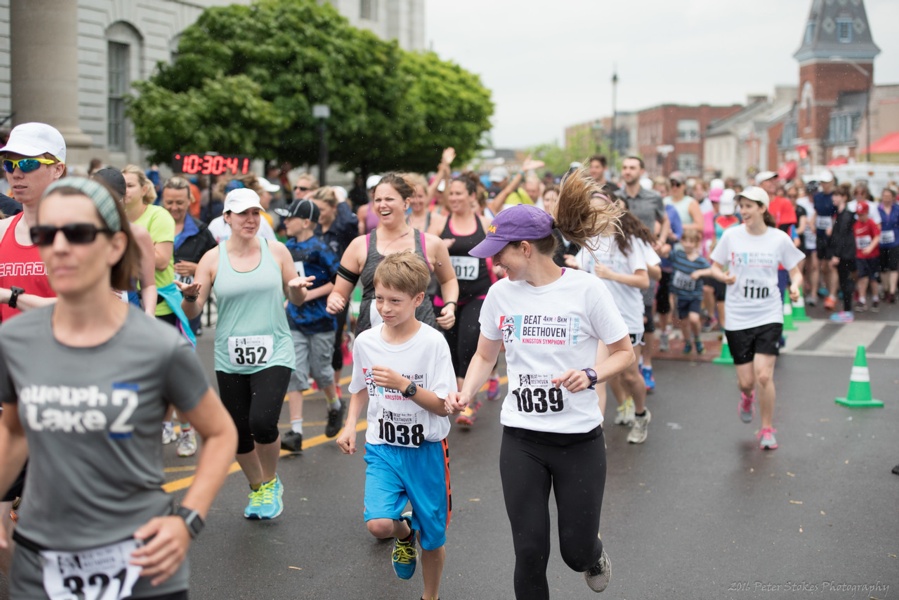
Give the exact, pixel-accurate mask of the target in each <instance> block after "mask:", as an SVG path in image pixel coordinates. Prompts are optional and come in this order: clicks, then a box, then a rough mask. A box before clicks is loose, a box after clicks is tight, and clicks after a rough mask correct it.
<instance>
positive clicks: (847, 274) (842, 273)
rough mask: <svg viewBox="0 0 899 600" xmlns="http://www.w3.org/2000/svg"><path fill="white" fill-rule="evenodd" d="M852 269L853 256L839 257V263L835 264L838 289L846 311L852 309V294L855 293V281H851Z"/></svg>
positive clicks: (853, 263)
mask: <svg viewBox="0 0 899 600" xmlns="http://www.w3.org/2000/svg"><path fill="white" fill-rule="evenodd" d="M854 270H855V259H854V258H841V259H840V262H839V264H837V276H839V278H840V291H841V292H843V310H844V311H846V312H851V311H852V296H853V294H854V293H855V283H854V282H853V281H852V272H853V271H854Z"/></svg>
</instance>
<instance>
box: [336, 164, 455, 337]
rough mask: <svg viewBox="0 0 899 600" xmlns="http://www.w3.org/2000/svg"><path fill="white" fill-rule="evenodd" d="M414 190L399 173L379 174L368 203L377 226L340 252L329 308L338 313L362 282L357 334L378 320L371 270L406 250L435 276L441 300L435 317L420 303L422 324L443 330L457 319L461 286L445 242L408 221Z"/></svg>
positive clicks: (378, 321) (425, 303)
mask: <svg viewBox="0 0 899 600" xmlns="http://www.w3.org/2000/svg"><path fill="white" fill-rule="evenodd" d="M414 193H415V190H414V189H413V188H412V186H411V185H409V183H408V182H407V181H406V180H405V178H404V177H402V176H401V175H399V174H397V173H388V174H387V175H385V176H384V177H382V178H381V181H380V182H379V183H378V185H376V186H375V191H374V198H373V199H372V201H371V204H370V206H371V210H374V211H376V212H377V214H378V218H379V219H380V221H379V223H378V226H377V227H376V228H375V229H374V230H373V231H372V232H371V233H369V234H367V235H361V236H359V237H357V238H356V239H354V240H353V241H352V242H351V243H350V245H349V247H347V249H346V252H344V253H343V256H341V259H340V268H339V269H338V271H337V279H336V281H335V282H334V291H333V292H331V294H330V295H329V296H328V312H329V313H331V314H332V315H336V314H338V313H340V312H341V311H342V310H343V309H344V308H345V307H346V304H347V302H348V301H349V299H350V294H351V293H352V292H353V288H354V287H355V286H356V282H357V281H360V280H361V281H362V305H361V306H360V308H359V319H358V320H357V321H356V334H357V335H358V334H360V333H362V332H363V331H365V330H366V329H369V328H370V327H371V326H372V325H376V324H378V323H380V322H381V318H380V317H379V316H378V312H377V310H376V309H375V303H374V297H375V285H374V274H375V269H377V268H378V265H379V264H380V263H381V261H382V260H384V256H386V255H388V254H394V253H396V252H403V251H406V250H410V251H413V252H414V253H415V254H416V255H417V256H419V257H420V258H421V259H422V260H423V261H424V262H425V264H426V265H427V266H428V269H429V270H431V271H433V272H434V274H435V275H437V280H438V281H439V282H440V288H441V291H440V293H441V297H442V298H443V300H444V307H443V310H442V311H441V312H440V316H439V317H435V315H434V309H433V307H432V306H431V303H430V302H424V303H422V304H421V305H420V306H419V307H418V308H417V310H416V313H415V315H416V318H417V319H418V320H419V321H421V322H422V323H425V324H426V325H430V326H431V327H435V328H436V327H438V326H439V327H440V328H442V329H449V328H450V327H452V326H453V323H455V321H456V304H457V302H458V297H459V284H458V282H457V281H456V274H455V273H454V272H453V265H452V264H451V263H450V258H449V253H448V252H447V250H446V246H445V245H444V244H443V242H442V241H441V240H440V238H438V237H437V236H435V235H429V234H427V233H424V232H422V231H418V230H416V229H414V228H413V227H412V226H411V225H409V224H408V223H406V210H407V209H408V208H409V202H410V199H411V198H412V195H413V194H414Z"/></svg>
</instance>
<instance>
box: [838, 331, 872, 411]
mask: <svg viewBox="0 0 899 600" xmlns="http://www.w3.org/2000/svg"><path fill="white" fill-rule="evenodd" d="M835 401H836V403H837V404H842V405H843V406H848V407H849V408H883V402H881V401H880V400H875V399H874V398H872V397H871V376H870V374H869V373H868V359H867V358H866V357H865V347H864V346H859V347H858V348H856V350H855V362H853V363H852V374H851V375H850V376H849V391H848V392H846V397H845V398H835Z"/></svg>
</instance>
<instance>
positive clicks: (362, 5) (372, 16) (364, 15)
mask: <svg viewBox="0 0 899 600" xmlns="http://www.w3.org/2000/svg"><path fill="white" fill-rule="evenodd" d="M359 18H361V19H368V20H369V21H377V20H378V0H360V1H359Z"/></svg>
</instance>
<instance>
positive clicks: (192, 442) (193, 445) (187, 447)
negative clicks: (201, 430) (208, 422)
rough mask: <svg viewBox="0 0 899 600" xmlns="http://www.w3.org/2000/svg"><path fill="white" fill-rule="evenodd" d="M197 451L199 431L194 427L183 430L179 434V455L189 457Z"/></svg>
mask: <svg viewBox="0 0 899 600" xmlns="http://www.w3.org/2000/svg"><path fill="white" fill-rule="evenodd" d="M196 453H197V432H196V431H194V430H193V429H189V430H187V431H182V432H181V435H179V436H178V456H183V457H185V458H186V457H188V456H193V455H194V454H196Z"/></svg>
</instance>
